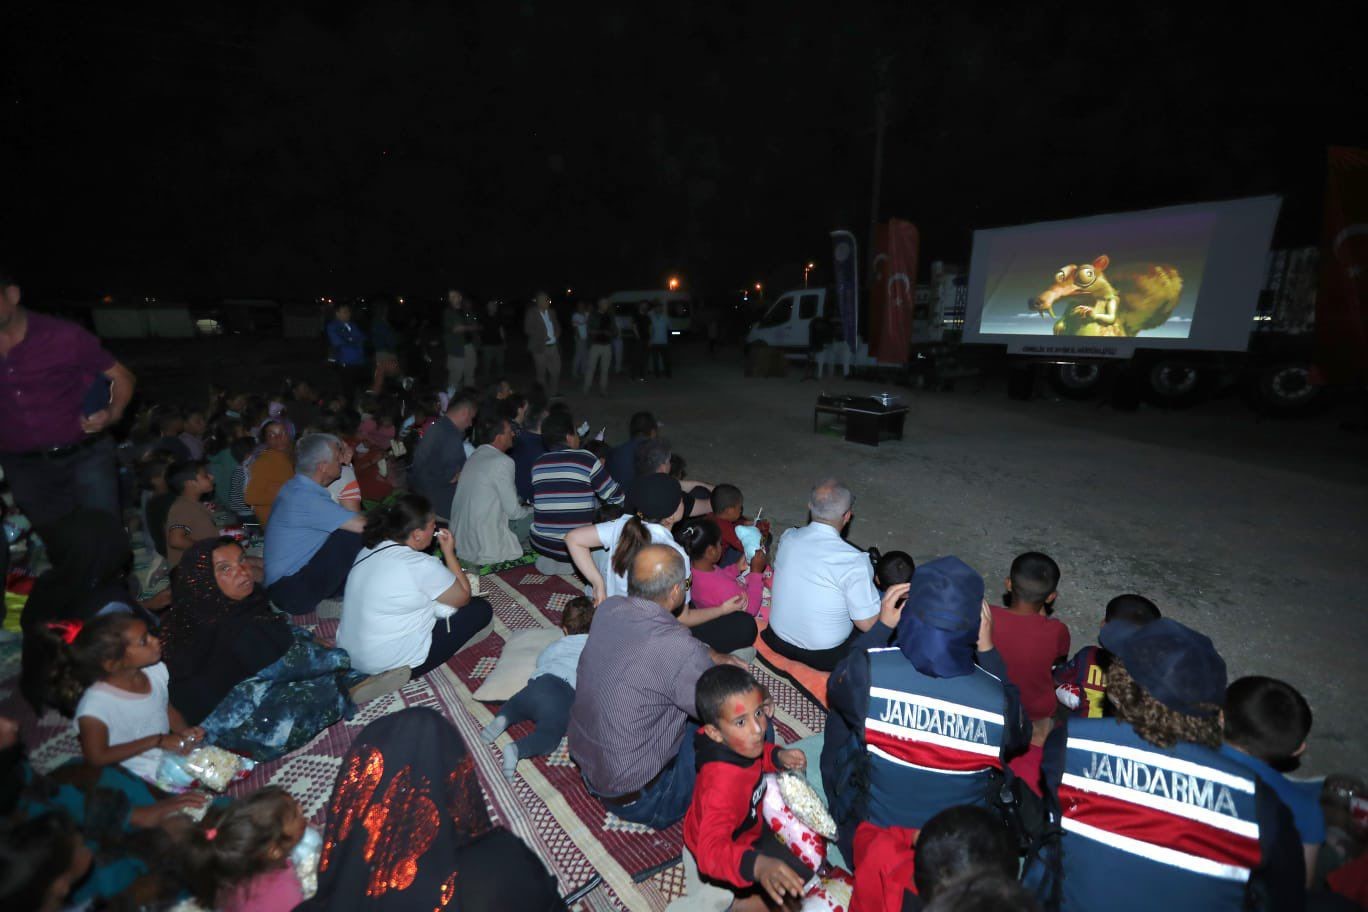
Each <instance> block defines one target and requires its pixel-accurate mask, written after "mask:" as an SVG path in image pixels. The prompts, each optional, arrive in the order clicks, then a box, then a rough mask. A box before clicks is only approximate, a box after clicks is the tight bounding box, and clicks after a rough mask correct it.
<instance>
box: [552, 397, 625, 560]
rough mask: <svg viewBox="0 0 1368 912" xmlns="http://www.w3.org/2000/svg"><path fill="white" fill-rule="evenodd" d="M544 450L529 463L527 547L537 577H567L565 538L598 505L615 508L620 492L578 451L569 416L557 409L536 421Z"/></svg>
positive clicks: (589, 517)
mask: <svg viewBox="0 0 1368 912" xmlns="http://www.w3.org/2000/svg"><path fill="white" fill-rule="evenodd" d="M542 442H543V443H544V444H545V445H546V452H545V453H543V454H542V455H541V456H538V457H537V461H536V462H534V463H533V464H532V547H533V548H534V549H535V550H536V552H537V555H538V557H537V569H538V570H539V571H541V572H542V573H547V574H551V573H573V572H574V565H573V564H571V563H570V553H569V552H568V551H566V549H565V534H566V533H567V532H569V531H570V530H571V529H576V528H579V527H580V526H585V525H589V524H590V523H592V522H593V521H594V519H595V513H596V512H597V510H598V504H599V501H603V502H604V503H609V504H620V503H622V500H623V493H622V489H621V488H619V487H618V485H617V482H615V481H613V477H612V476H611V475H609V474H608V470H607V469H606V468H604V465H603V463H601V462H599V461H598V458H597V457H596V456H594V454H593V453H591V452H589V451H588V450H582V449H580V438H579V434H577V433H575V422H574V419H573V418H572V417H571V416H570V413H569V412H564V411H557V412H552V413H551V414H549V415H547V416H546V418H545V419H544V420H543V421H542Z"/></svg>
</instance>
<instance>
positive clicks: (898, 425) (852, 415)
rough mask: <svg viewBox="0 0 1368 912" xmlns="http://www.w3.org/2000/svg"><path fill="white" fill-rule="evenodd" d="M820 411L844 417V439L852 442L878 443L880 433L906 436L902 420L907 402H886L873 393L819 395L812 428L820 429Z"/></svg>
mask: <svg viewBox="0 0 1368 912" xmlns="http://www.w3.org/2000/svg"><path fill="white" fill-rule="evenodd" d="M820 415H835V416H836V417H837V418H838V419H842V418H843V419H845V423H846V431H845V439H846V440H849V441H850V442H851V443H863V444H865V445H866V446H878V445H879V439H880V438H881V437H888V438H889V439H892V440H902V439H903V423H904V422H905V420H906V418H907V406H905V405H902V404H894V405H885V404H884V403H883V401H882V400H879V399H875V398H873V397H870V396H818V397H817V404H816V405H815V406H814V407H813V409H812V430H813V432H814V433H815V432H816V431H817V419H818V416H820Z"/></svg>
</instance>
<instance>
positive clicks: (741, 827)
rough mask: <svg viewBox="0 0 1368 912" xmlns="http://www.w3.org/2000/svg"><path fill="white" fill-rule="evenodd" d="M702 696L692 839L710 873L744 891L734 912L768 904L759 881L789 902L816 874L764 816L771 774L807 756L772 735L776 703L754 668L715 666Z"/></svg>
mask: <svg viewBox="0 0 1368 912" xmlns="http://www.w3.org/2000/svg"><path fill="white" fill-rule="evenodd" d="M695 700H696V703H697V706H696V708H697V710H698V718H699V719H701V720H703V723H704V724H703V726H702V727H701V728H699V730H698V732H697V733H696V734H695V735H694V742H695V760H694V762H695V764H696V765H697V768H698V778H697V780H696V781H695V783H694V792H693V800H692V802H691V803H690V804H689V810H688V813H687V814H686V815H685V816H684V844H685V845H686V846H688V848H689V852H690V853H691V854H692V855H693V858H694V860H695V861H696V863H697V865H698V872H699V874H700V875H702V877H704V878H706V879H707V880H710V881H714V882H718V883H723V884H726V885H727V886H728V887H730V888H731V889H733V890H734V891H735V892H736V893H737V894H738V898H737V900H736V902H735V903H734V904H733V905H732V907H731V908H732V909H733V910H737V912H741V910H745V909H752V908H753V909H763V908H766V906H765V904H764V897H763V896H762V895H760V893H759V891H757V890H756V889H755V887H756V886H757V885H759V886H760V887H762V888H763V889H764V892H765V893H766V894H768V895H769V897H770V898H771V899H773V900H774V902H775V903H777V904H778V905H780V906H783V904H784V897H785V896H792V897H794V898H797V897H799V896H802V894H803V887H804V885H805V884H806V883H807V882H808V880H810V879H811V877H812V875H813V871H812V870H811V869H810V868H808V867H807V865H805V864H803V862H802V861H801V860H799V858H798V857H797V856H796V855H794V854H793V853H792V852H791V851H789V849H788V848H787V847H786V846H784V844H783V843H781V842H780V841H779V839H778V837H776V836H775V835H774V833H773V832H772V831H771V830H770V828H769V826H768V824H766V822H765V819H764V817H762V816H761V813H760V804H761V801H762V799H763V798H764V795H765V782H764V775H765V773H777V772H779V771H780V770H782V769H795V770H801V769H805V768H806V766H807V759H806V758H805V757H804V756H803V752H802V751H800V750H796V749H783V748H780V747H778V746H776V745H775V744H773V743H772V742H770V741H767V740H766V734H767V733H768V731H769V727H770V718H771V717H772V716H773V714H774V704H773V703H771V702H770V700H769V694H768V693H766V692H765V689H764V687H762V686H761V685H760V682H758V681H757V680H756V679H755V678H754V676H752V675H751V673H750V672H749V671H747V670H745V669H743V668H740V667H738V666H735V665H715V666H714V667H712V668H710V669H708V670H707V671H705V672H703V674H702V676H700V677H699V679H698V684H697V688H696V690H695Z"/></svg>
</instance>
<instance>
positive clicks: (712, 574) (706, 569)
mask: <svg viewBox="0 0 1368 912" xmlns="http://www.w3.org/2000/svg"><path fill="white" fill-rule="evenodd" d="M674 537H675V541H676V542H678V543H679V546H680V547H681V548H683V549H684V550H685V552H687V553H688V555H689V563H690V566H691V577H692V580H693V582H692V584H691V588H690V590H689V597H690V599H691V600H692V601H693V603H694V607H695V608H715V607H717V606H719V605H724V604H727V603H729V602H732V601H733V600H736V599H739V600H740V602H739V609H738V610H741V611H745V612H746V613H747V614H749V615H751V616H752V617H763V615H762V614H761V596H762V594H763V593H764V589H765V578H766V573H767V572H768V570H769V559H768V557H767V556H766V554H765V550H764V549H763V548H761V549H759V550H757V551H756V552H755V556H754V557H752V558H751V560H750V564H749V568H750V575H748V576H747V577H746V579H745V581H744V582H743V581H742V580H741V579H740V575H741V571H742V569H744V568H745V567H746V566H747V564H746V561H745V558H744V557H743V558H742V559H741V560H738V561H737V562H736V563H734V564H732V565H730V566H727V567H719V566H717V562H718V561H719V560H721V558H722V547H723V546H722V530H721V529H720V528H719V527H718V525H717V523H716V522H715V521H714V520H712V519H709V518H707V517H701V518H699V519H691V520H688V521H687V522H683V523H680V524H679V525H677V526H676V527H675V530H674ZM766 613H767V612H766Z"/></svg>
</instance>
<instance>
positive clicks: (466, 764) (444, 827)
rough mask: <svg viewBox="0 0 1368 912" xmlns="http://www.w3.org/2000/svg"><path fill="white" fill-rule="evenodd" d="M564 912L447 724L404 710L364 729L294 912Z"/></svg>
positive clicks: (342, 773)
mask: <svg viewBox="0 0 1368 912" xmlns="http://www.w3.org/2000/svg"><path fill="white" fill-rule="evenodd" d="M564 908H565V907H564V904H563V903H562V902H561V900H560V897H559V896H558V895H557V893H556V885H555V881H554V879H553V878H552V877H551V875H550V874H548V873H547V871H546V867H545V866H544V865H543V864H542V863H541V861H540V860H539V859H538V858H537V857H536V856H535V855H533V854H532V852H531V850H530V849H528V848H527V846H526V845H525V844H524V843H523V842H522V841H521V840H520V839H518V838H517V837H516V836H514V835H513V834H512V833H509V832H508V831H507V830H503V829H496V828H495V827H494V825H493V823H491V822H490V819H489V812H488V810H487V809H486V808H485V800H484V793H483V792H482V791H481V790H480V781H479V777H478V776H477V775H476V773H475V762H474V760H473V759H472V758H471V756H470V753H469V751H468V750H467V749H466V746H465V742H463V741H462V740H461V736H460V735H459V734H457V732H456V729H455V728H453V727H452V725H451V723H450V722H448V721H447V720H446V719H444V718H442V717H441V716H440V715H438V714H437V713H436V712H434V711H433V710H430V709H426V708H423V707H411V708H409V709H405V710H401V711H400V712H397V713H394V714H393V715H389V716H384V717H382V718H380V719H377V720H376V721H374V722H372V723H371V724H370V725H367V726H366V727H365V729H364V730H362V732H361V734H360V735H359V736H358V737H357V739H356V741H355V743H353V744H352V747H351V750H349V751H348V752H347V756H346V758H345V759H344V760H343V761H342V769H341V770H339V771H338V774H337V784H336V785H335V786H334V787H333V795H332V800H331V801H330V802H329V804H328V825H327V829H326V830H325V831H324V835H323V855H322V857H321V858H320V859H319V866H318V893H317V894H316V895H315V896H314V897H313V898H312V899H310V900H308V901H307V902H305V903H304V904H302V905H300V906H299V907H298V910H304V912H322V910H330V909H338V910H342V909H346V910H352V909H358V910H366V912H382V910H383V912H408V910H414V912H419V910H421V912H430V910H432V909H445V910H462V912H486V910H489V912H494V910H507V909H518V910H529V912H543V910H552V909H564Z"/></svg>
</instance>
